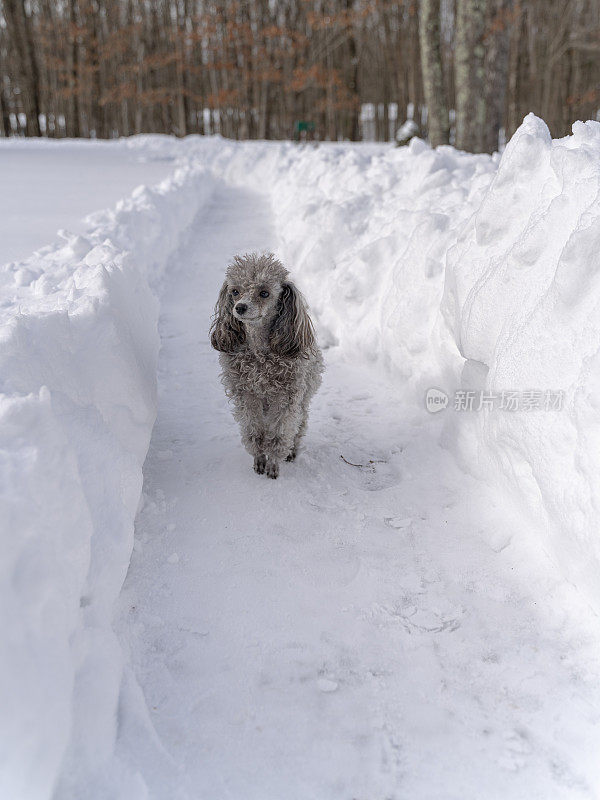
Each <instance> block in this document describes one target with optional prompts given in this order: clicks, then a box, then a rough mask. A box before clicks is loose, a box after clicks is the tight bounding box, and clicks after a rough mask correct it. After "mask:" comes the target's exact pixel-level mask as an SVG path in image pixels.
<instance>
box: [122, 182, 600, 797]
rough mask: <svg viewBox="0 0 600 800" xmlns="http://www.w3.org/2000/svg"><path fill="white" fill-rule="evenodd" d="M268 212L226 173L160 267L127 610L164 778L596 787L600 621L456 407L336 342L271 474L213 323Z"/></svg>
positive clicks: (383, 787)
mask: <svg viewBox="0 0 600 800" xmlns="http://www.w3.org/2000/svg"><path fill="white" fill-rule="evenodd" d="M270 220H271V212H270V209H269V208H268V206H267V205H266V202H265V201H264V200H263V199H262V198H261V196H259V195H258V194H254V193H251V192H249V191H247V190H242V189H235V188H232V187H228V186H226V185H225V184H222V185H219V186H218V188H217V190H216V191H215V194H214V197H213V200H212V203H211V204H210V205H209V206H208V207H207V208H205V209H204V211H203V214H202V216H201V217H200V218H199V219H198V220H197V223H196V225H195V226H194V229H193V230H192V231H190V237H189V241H187V242H186V243H185V245H184V246H182V248H181V250H180V251H179V252H178V254H177V255H176V257H175V258H174V259H173V261H172V265H171V270H170V271H169V272H168V273H167V277H166V280H165V290H164V295H163V297H162V320H161V334H162V341H163V348H162V353H161V360H160V367H159V396H160V407H159V416H158V420H157V423H156V427H155V429H154V434H153V438H152V444H151V449H150V453H149V455H148V459H147V462H146V465H145V469H144V475H145V486H144V503H143V506H142V508H141V510H140V513H139V515H138V520H137V532H136V544H135V548H134V554H133V559H132V563H131V567H130V570H129V574H128V577H127V580H126V583H125V587H124V589H123V593H122V597H121V603H120V609H119V624H118V628H119V633H120V636H121V638H122V640H123V641H124V643H125V645H126V647H127V649H129V650H130V652H131V656H132V661H133V666H134V671H135V674H136V677H137V680H138V681H139V683H140V686H141V688H142V690H143V693H144V696H145V700H146V704H147V707H148V710H149V714H150V717H151V719H152V723H153V725H154V727H155V729H156V732H157V734H158V737H159V739H160V740H161V742H162V745H163V747H164V749H165V750H166V751H167V752H168V753H169V754H170V756H171V758H172V762H173V764H174V765H175V771H174V772H166V771H163V772H162V773H161V771H160V769H159V767H158V766H157V764H156V762H155V760H154V759H153V756H152V755H150V754H147V755H144V753H138V754H137V757H136V761H137V762H138V766H139V769H140V772H141V775H142V777H143V778H144V780H145V781H146V783H147V784H148V786H149V789H150V797H151V798H160V800H163V798H164V800H167V798H168V799H169V800H171V798H178V797H181V798H186V800H221V798H228V799H230V800H312V799H314V800H384V798H385V799H386V800H392V799H394V800H399V799H400V798H402V799H403V800H436V799H437V798H439V800H442V799H443V800H451V799H452V798H456V799H457V800H458V799H459V798H460V800H469V799H470V798H473V799H474V798H477V799H478V800H480V799H481V798H483V799H485V800H487V798H498V800H500V799H501V800H516V799H517V798H528V800H532V799H533V798H543V799H544V800H549V798H552V799H553V800H554V798H578V797H595V796H597V794H596V792H597V791H598V790H599V788H600V780H599V768H598V765H597V752H598V746H599V744H600V736H599V716H600V715H599V707H600V704H599V698H600V690H599V688H598V686H597V685H596V684H597V681H596V676H597V674H598V653H597V650H596V649H595V638H596V636H595V633H594V631H593V624H594V618H593V617H592V615H591V614H590V612H589V611H588V609H587V608H585V607H584V606H583V605H582V604H581V603H580V601H579V600H578V597H577V595H576V593H575V592H574V591H573V590H571V588H570V587H569V586H568V585H566V584H565V583H564V581H563V580H562V579H561V578H560V577H559V576H558V574H557V573H555V572H554V570H553V568H552V566H551V564H550V562H547V563H544V564H538V563H536V561H535V560H534V558H533V556H532V555H531V554H529V553H527V552H526V551H525V550H524V549H523V547H522V545H521V544H520V543H519V541H520V540H519V526H520V525H522V524H525V523H522V522H521V521H520V518H519V515H518V513H517V512H516V511H515V509H513V508H511V507H510V506H509V505H508V504H507V501H506V500H505V499H504V498H497V499H496V498H494V497H493V496H491V495H490V493H489V492H488V491H487V490H486V487H485V486H483V485H482V484H480V483H479V482H477V481H475V480H474V479H472V478H470V477H468V476H467V475H466V474H465V473H464V472H462V471H461V470H460V469H459V468H458V466H457V465H456V463H455V461H454V459H453V457H452V456H451V454H450V452H449V451H448V450H446V449H442V447H440V445H439V443H438V441H439V438H440V425H441V421H440V420H439V419H438V418H437V417H435V418H434V417H429V416H427V415H426V414H425V413H424V412H421V411H420V410H415V409H414V408H406V407H404V406H402V405H401V404H400V402H399V400H398V399H397V396H396V387H395V386H394V383H393V381H391V380H389V379H387V378H385V377H383V376H382V375H381V374H379V373H373V372H371V371H370V370H369V368H367V367H363V366H358V365H352V364H351V363H350V362H349V361H348V360H345V359H344V354H340V353H337V352H335V351H329V352H328V353H327V354H326V355H327V372H326V375H325V380H324V385H323V387H322V390H321V391H320V393H319V395H318V396H317V398H316V400H315V402H314V405H313V410H312V416H311V421H310V424H309V431H308V435H307V438H306V446H305V449H304V451H303V452H302V453H301V454H300V456H299V458H298V460H297V462H296V463H295V464H285V465H284V466H283V469H282V474H281V477H280V478H279V480H277V481H270V480H268V479H267V478H265V477H259V476H257V475H255V474H254V473H253V471H252V469H251V460H250V457H249V456H248V455H247V454H246V453H245V452H244V451H243V449H242V447H241V445H240V442H239V434H238V430H237V427H236V425H235V423H234V422H233V420H232V417H231V413H230V410H229V407H228V404H227V401H226V399H225V397H224V394H223V391H222V387H221V385H220V382H219V376H218V372H219V368H218V362H217V356H216V353H215V352H214V351H212V350H211V348H210V346H209V343H208V339H207V329H208V325H209V320H210V315H211V313H212V308H213V304H214V301H215V298H216V296H217V291H218V288H219V287H220V285H221V281H222V279H223V271H224V268H225V265H226V263H227V261H228V259H229V258H230V256H231V255H233V254H234V253H236V252H240V251H245V250H249V249H265V248H276V247H277V244H278V242H277V236H276V232H275V231H274V230H273V228H272V226H271V222H270ZM291 266H292V268H293V265H291ZM296 277H297V278H298V282H299V283H300V285H301V284H302V276H301V275H298V276H296ZM309 299H310V298H309ZM350 355H351V354H350ZM341 456H343V457H344V458H345V459H346V460H347V461H348V462H352V464H362V465H364V466H352V465H351V464H348V463H346V462H345V461H344V460H343V459H342V458H341ZM371 462H372V463H371ZM536 552H539V551H536ZM535 558H536V559H537V558H539V556H535ZM528 587H535V588H534V589H530V588H528ZM576 616H578V617H579V619H580V622H579V623H577V624H576V623H575V622H574V621H573V620H574V619H575V618H576ZM174 776H176V777H174Z"/></svg>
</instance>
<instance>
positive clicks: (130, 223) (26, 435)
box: [0, 169, 212, 800]
mask: <svg viewBox="0 0 600 800" xmlns="http://www.w3.org/2000/svg"><path fill="white" fill-rule="evenodd" d="M211 186H212V184H211V181H210V179H209V178H208V177H207V176H206V174H205V173H204V172H203V171H201V170H198V169H186V170H182V171H180V172H178V173H176V174H175V175H174V176H173V177H172V178H171V179H169V180H167V181H165V182H163V183H162V184H160V185H159V186H158V187H157V188H156V189H153V190H150V189H146V188H144V187H140V188H139V189H138V190H136V191H135V192H134V193H133V195H132V196H131V197H130V198H129V199H128V200H125V201H122V202H121V203H119V205H118V206H117V208H116V210H115V211H114V212H103V213H100V214H97V215H95V216H94V217H92V218H90V225H89V229H88V232H87V233H86V235H85V236H72V235H69V234H67V233H64V234H62V241H61V242H60V243H58V244H56V245H54V246H52V247H47V248H45V249H44V250H42V251H39V252H38V253H36V254H34V255H33V256H32V257H31V258H30V259H28V260H27V261H26V262H24V263H22V264H10V265H8V266H7V267H5V268H4V271H3V273H2V275H1V281H2V285H1V290H2V298H3V301H4V302H3V305H2V308H1V315H2V316H1V321H2V328H1V333H0V376H1V378H0V391H1V394H0V474H1V481H0V506H1V509H2V511H1V513H0V517H1V519H2V530H1V536H2V553H3V556H2V561H1V566H0V607H1V608H2V612H3V619H2V636H3V641H2V660H1V667H0V687H1V688H0V704H1V705H2V709H3V719H5V720H10V721H11V722H10V724H4V725H3V726H2V728H1V730H0V737H1V739H0V754H1V756H0V757H1V764H0V796H2V797H7V798H8V797H11V798H25V797H26V798H28V800H35V799H37V798H48V797H50V796H51V795H52V792H53V787H56V786H57V785H58V786H59V787H60V788H59V789H58V793H59V794H60V796H61V797H78V798H79V797H83V796H84V794H85V791H84V790H83V786H85V785H86V783H87V782H88V781H89V780H90V778H91V777H92V776H94V778H95V782H96V784H97V785H101V784H102V782H103V781H107V780H108V779H109V777H108V775H103V774H102V772H103V769H105V766H106V764H107V762H108V761H109V759H110V758H111V756H112V752H113V748H114V742H115V736H116V726H117V705H118V701H119V692H120V686H121V679H122V670H123V656H122V654H121V651H120V648H119V646H118V643H117V641H116V638H115V636H114V633H113V631H112V627H111V617H112V612H113V605H114V601H115V599H116V597H117V595H118V593H119V591H120V588H121V585H122V582H123V580H124V577H125V574H126V571H127V567H128V563H129V557H130V553H131V547H132V541H133V521H134V517H135V513H136V509H137V505H138V501H139V497H140V493H141V485H142V470H141V468H142V464H143V462H144V459H145V456H146V452H147V449H148V443H149V440H150V434H151V431H152V426H153V423H154V419H155V415H156V396H155V395H156V390H155V385H156V363H157V355H158V348H159V340H158V335H157V317H158V307H157V301H156V299H155V297H154V295H153V294H152V292H151V290H150V286H149V283H150V282H156V281H157V280H159V278H160V275H161V272H162V269H163V268H164V266H165V264H166V262H167V260H168V257H169V255H170V254H171V253H172V252H173V250H174V249H175V248H176V247H177V245H178V244H179V242H180V237H181V236H182V234H183V233H184V232H185V230H186V228H187V227H189V225H190V223H191V222H192V220H193V218H194V216H195V215H196V214H197V213H198V210H199V209H200V208H201V206H202V204H203V203H204V202H205V201H206V199H207V198H208V196H209V195H210V191H211ZM117 772H118V769H117V767H116V766H115V764H112V765H111V769H110V773H111V777H110V780H116V781H118V783H119V785H120V786H121V787H127V786H128V780H130V779H129V778H128V777H127V776H126V775H125V774H123V775H118V776H117V775H116V773H117ZM131 780H132V781H133V780H134V779H133V777H131ZM132 787H133V784H132V785H131V786H129V788H128V792H129V793H128V794H127V796H128V797H134V796H135V794H134V792H133V788H132Z"/></svg>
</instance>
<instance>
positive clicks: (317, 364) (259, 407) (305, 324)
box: [210, 253, 323, 478]
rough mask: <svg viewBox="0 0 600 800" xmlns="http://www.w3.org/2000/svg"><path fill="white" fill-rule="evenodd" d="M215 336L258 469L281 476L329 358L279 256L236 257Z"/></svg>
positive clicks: (219, 305) (217, 310)
mask: <svg viewBox="0 0 600 800" xmlns="http://www.w3.org/2000/svg"><path fill="white" fill-rule="evenodd" d="M210 334H211V344H212V346H213V347H214V348H215V350H219V361H220V363H221V367H222V373H221V380H222V382H223V385H224V387H225V392H226V394H227V396H228V397H229V398H231V399H232V400H233V404H234V417H235V418H236V420H237V421H238V423H239V425H240V428H241V432H242V443H243V445H244V447H245V448H246V450H247V451H248V452H249V453H250V455H251V456H254V469H255V471H256V472H258V473H259V474H262V473H265V472H266V474H267V475H268V476H269V477H270V478H276V477H277V476H278V475H279V464H280V461H281V460H282V459H284V458H285V459H286V460H287V461H293V460H294V459H295V457H296V453H297V452H298V447H299V444H300V440H301V439H302V436H303V435H304V432H305V430H306V421H307V418H308V406H309V403H310V400H311V398H312V396H313V395H314V393H315V392H316V391H317V389H318V388H319V386H320V384H321V373H322V372H323V357H322V355H321V351H320V350H319V348H318V347H317V343H316V339H315V333H314V329H313V326H312V322H311V320H310V317H309V316H308V312H307V309H306V303H305V301H304V298H303V297H302V295H301V294H300V292H299V291H298V289H297V288H296V287H295V286H294V284H293V283H292V282H291V281H290V280H289V279H288V271H287V270H286V269H285V267H284V266H283V265H282V264H281V262H279V261H278V260H277V259H276V258H275V256H274V255H273V254H272V253H267V254H262V255H259V254H257V253H250V254H246V255H243V256H236V257H235V258H234V259H233V261H232V263H231V264H230V265H229V267H228V268H227V272H226V278H225V282H224V283H223V286H222V288H221V291H220V293H219V299H218V300H217V304H216V306H215V316H214V319H213V322H212V325H211V330H210Z"/></svg>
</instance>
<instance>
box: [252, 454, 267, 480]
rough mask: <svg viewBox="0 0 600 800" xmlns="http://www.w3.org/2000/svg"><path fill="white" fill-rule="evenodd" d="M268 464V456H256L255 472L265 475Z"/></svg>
mask: <svg viewBox="0 0 600 800" xmlns="http://www.w3.org/2000/svg"><path fill="white" fill-rule="evenodd" d="M266 466H267V457H266V456H264V455H260V456H254V472H257V473H258V474H259V475H263V474H264V471H265V467H266Z"/></svg>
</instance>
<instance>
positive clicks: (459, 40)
mask: <svg viewBox="0 0 600 800" xmlns="http://www.w3.org/2000/svg"><path fill="white" fill-rule="evenodd" d="M486 10H487V0H458V2H457V9H456V45H455V48H456V50H455V60H454V65H455V82H456V147H457V148H458V149H459V150H468V151H469V152H471V153H481V152H482V151H483V149H484V147H483V132H484V130H485V123H486V114H485V92H484V77H485V45H484V41H483V37H484V33H485V21H486Z"/></svg>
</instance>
